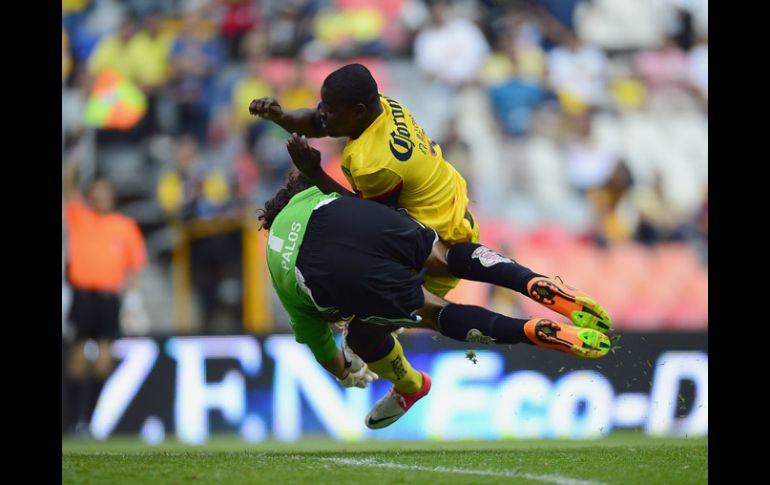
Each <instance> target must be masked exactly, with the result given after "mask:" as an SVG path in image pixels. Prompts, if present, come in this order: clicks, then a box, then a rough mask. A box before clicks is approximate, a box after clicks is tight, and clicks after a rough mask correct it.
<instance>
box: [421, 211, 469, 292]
mask: <svg viewBox="0 0 770 485" xmlns="http://www.w3.org/2000/svg"><path fill="white" fill-rule="evenodd" d="M463 229H465V231H464V232H465V234H467V238H466V239H464V240H463V239H460V240H456V241H444V243H445V244H446V245H448V246H452V245H454V244H460V243H468V242H473V243H476V244H478V242H479V240H480V234H481V233H480V231H479V224H478V222H476V218H475V217H473V215H472V214H471V213H470V211H468V212H466V218H465V219H463ZM458 283H460V278H455V277H454V276H431V275H426V276H425V281H424V283H423V286H425V288H426V289H427V290H428V291H430V292H431V293H433V294H435V295H438V296H440V297H441V298H444V297H445V296H446V294H447V293H449V291H450V290H452V289H454V287H456V286H457V284H458Z"/></svg>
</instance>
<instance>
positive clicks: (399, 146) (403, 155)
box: [385, 97, 414, 162]
mask: <svg viewBox="0 0 770 485" xmlns="http://www.w3.org/2000/svg"><path fill="white" fill-rule="evenodd" d="M385 100H386V101H387V102H388V105H390V110H391V114H392V115H393V123H394V124H395V125H396V129H395V130H394V131H391V132H390V142H389V143H388V146H389V147H390V152H391V153H392V154H393V156H394V157H396V159H397V160H399V161H402V162H405V161H407V160H409V159H410V158H411V157H412V152H413V151H414V142H413V141H412V134H411V133H410V132H409V128H408V126H407V124H406V121H404V120H405V119H406V117H405V116H404V108H402V107H401V105H400V104H398V103H397V102H395V101H394V100H392V99H390V98H388V97H386V98H385Z"/></svg>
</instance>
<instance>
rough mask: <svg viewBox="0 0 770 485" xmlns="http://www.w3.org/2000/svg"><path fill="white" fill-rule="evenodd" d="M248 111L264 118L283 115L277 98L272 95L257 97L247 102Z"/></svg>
mask: <svg viewBox="0 0 770 485" xmlns="http://www.w3.org/2000/svg"><path fill="white" fill-rule="evenodd" d="M249 113H250V114H252V115H254V116H259V117H260V118H264V119H266V120H276V119H278V118H279V117H280V116H281V115H283V110H282V109H281V105H280V104H279V103H278V100H277V99H275V98H273V97H267V98H259V99H255V100H254V101H252V102H251V104H249Z"/></svg>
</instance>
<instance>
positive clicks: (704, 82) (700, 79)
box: [687, 37, 709, 111]
mask: <svg viewBox="0 0 770 485" xmlns="http://www.w3.org/2000/svg"><path fill="white" fill-rule="evenodd" d="M687 60H688V68H689V69H688V72H689V82H690V85H692V86H693V87H694V88H695V92H696V93H697V94H698V96H699V97H700V100H701V101H702V103H703V105H704V107H705V108H706V111H708V99H709V43H708V38H707V37H701V38H699V39H698V43H697V44H696V45H695V47H693V49H692V50H691V51H690V53H689V55H688V59H687Z"/></svg>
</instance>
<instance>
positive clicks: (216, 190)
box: [157, 135, 241, 333]
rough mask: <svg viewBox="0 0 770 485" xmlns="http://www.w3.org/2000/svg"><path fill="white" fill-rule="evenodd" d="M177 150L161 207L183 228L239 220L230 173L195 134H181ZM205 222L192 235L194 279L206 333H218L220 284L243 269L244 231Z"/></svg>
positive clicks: (161, 188) (164, 180)
mask: <svg viewBox="0 0 770 485" xmlns="http://www.w3.org/2000/svg"><path fill="white" fill-rule="evenodd" d="M174 155H175V160H174V168H173V169H171V170H168V171H166V172H165V173H164V174H163V175H162V176H161V178H160V180H159V183H158V192H157V193H158V201H159V204H160V206H161V207H162V208H163V209H164V210H165V211H166V214H167V215H168V216H169V217H170V218H171V219H172V220H176V221H177V222H178V223H179V229H180V230H185V231H186V230H187V228H188V227H191V226H192V225H194V224H196V223H199V222H201V220H206V221H209V222H211V221H216V220H220V221H223V220H224V219H225V218H228V219H229V220H233V219H238V217H239V213H237V212H235V209H236V208H237V204H236V200H235V198H234V195H233V191H232V185H233V184H232V183H231V180H230V174H229V173H224V172H223V171H222V170H221V169H219V168H217V167H215V166H214V165H213V164H212V163H210V162H209V161H207V160H205V159H204V158H203V157H202V156H201V154H200V151H199V146H198V142H197V141H196V140H195V138H194V137H192V136H190V135H183V136H181V137H179V138H178V139H177V141H176V145H175V154H174ZM201 227H204V228H206V227H208V228H209V229H207V230H205V233H204V234H198V235H197V236H195V237H191V240H190V264H191V269H192V284H193V287H194V289H195V291H196V293H197V294H198V296H199V298H200V301H201V306H202V310H203V332H204V333H215V332H216V330H215V329H214V319H215V315H216V312H217V310H218V309H219V307H220V299H219V286H220V283H222V282H223V281H224V280H225V279H227V278H230V277H237V275H238V273H239V271H240V264H241V261H240V255H241V246H240V231H236V232H234V231H233V230H232V229H225V230H220V229H217V228H216V225H215V224H211V225H208V226H207V225H205V224H204V225H202V226H201ZM230 323H231V324H232V325H231V326H230V327H229V329H228V330H227V331H237V329H238V327H237V325H235V323H236V322H235V320H232V319H231V321H230Z"/></svg>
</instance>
